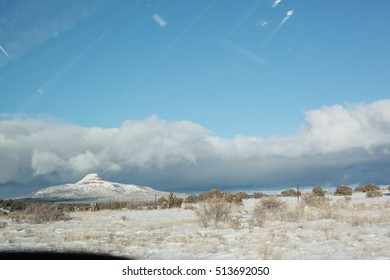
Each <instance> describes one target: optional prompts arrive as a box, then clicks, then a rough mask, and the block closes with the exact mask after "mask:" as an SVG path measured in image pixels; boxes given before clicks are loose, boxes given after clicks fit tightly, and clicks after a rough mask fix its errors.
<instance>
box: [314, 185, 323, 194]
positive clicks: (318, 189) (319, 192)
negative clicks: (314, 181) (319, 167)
mask: <svg viewBox="0 0 390 280" xmlns="http://www.w3.org/2000/svg"><path fill="white" fill-rule="evenodd" d="M312 192H313V194H314V195H315V196H325V191H324V190H323V189H322V188H321V187H320V186H316V187H314V189H313V190H312Z"/></svg>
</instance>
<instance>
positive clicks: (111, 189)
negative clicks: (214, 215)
mask: <svg viewBox="0 0 390 280" xmlns="http://www.w3.org/2000/svg"><path fill="white" fill-rule="evenodd" d="M168 194H169V193H168V192H163V191H158V190H155V189H152V188H150V187H145V186H138V185H133V184H121V183H114V182H109V181H105V180H103V179H101V178H100V177H99V176H98V175H97V174H95V173H92V174H88V175H87V176H85V177H84V178H83V179H81V180H80V181H78V182H77V183H75V184H64V185H59V186H52V187H48V188H44V189H41V190H39V191H37V192H34V193H31V194H29V195H27V196H24V197H21V198H22V199H31V200H38V201H52V202H69V203H72V202H82V203H89V202H109V201H128V202H153V201H155V199H156V198H159V197H166V196H168ZM176 195H180V196H183V194H176Z"/></svg>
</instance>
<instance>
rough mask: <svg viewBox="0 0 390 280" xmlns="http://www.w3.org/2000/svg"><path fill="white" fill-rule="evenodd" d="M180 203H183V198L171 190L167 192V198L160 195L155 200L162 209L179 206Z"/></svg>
mask: <svg viewBox="0 0 390 280" xmlns="http://www.w3.org/2000/svg"><path fill="white" fill-rule="evenodd" d="M182 203H183V199H182V198H180V197H177V196H176V195H174V194H173V193H172V192H171V193H169V195H168V198H165V197H160V198H159V199H158V200H157V205H158V206H159V207H160V208H162V209H167V208H181V205H182Z"/></svg>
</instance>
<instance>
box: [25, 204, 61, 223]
mask: <svg viewBox="0 0 390 280" xmlns="http://www.w3.org/2000/svg"><path fill="white" fill-rule="evenodd" d="M21 214H22V215H21V217H20V219H26V220H28V221H30V222H33V223H38V224H39V223H46V222H54V221H66V220H69V216H68V215H65V213H64V210H63V208H62V207H61V206H60V205H57V204H47V203H30V204H28V205H27V207H26V209H25V210H24V211H23V212H22V213H21Z"/></svg>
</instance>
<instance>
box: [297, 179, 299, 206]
mask: <svg viewBox="0 0 390 280" xmlns="http://www.w3.org/2000/svg"><path fill="white" fill-rule="evenodd" d="M297 200H298V204H299V184H297Z"/></svg>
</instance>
